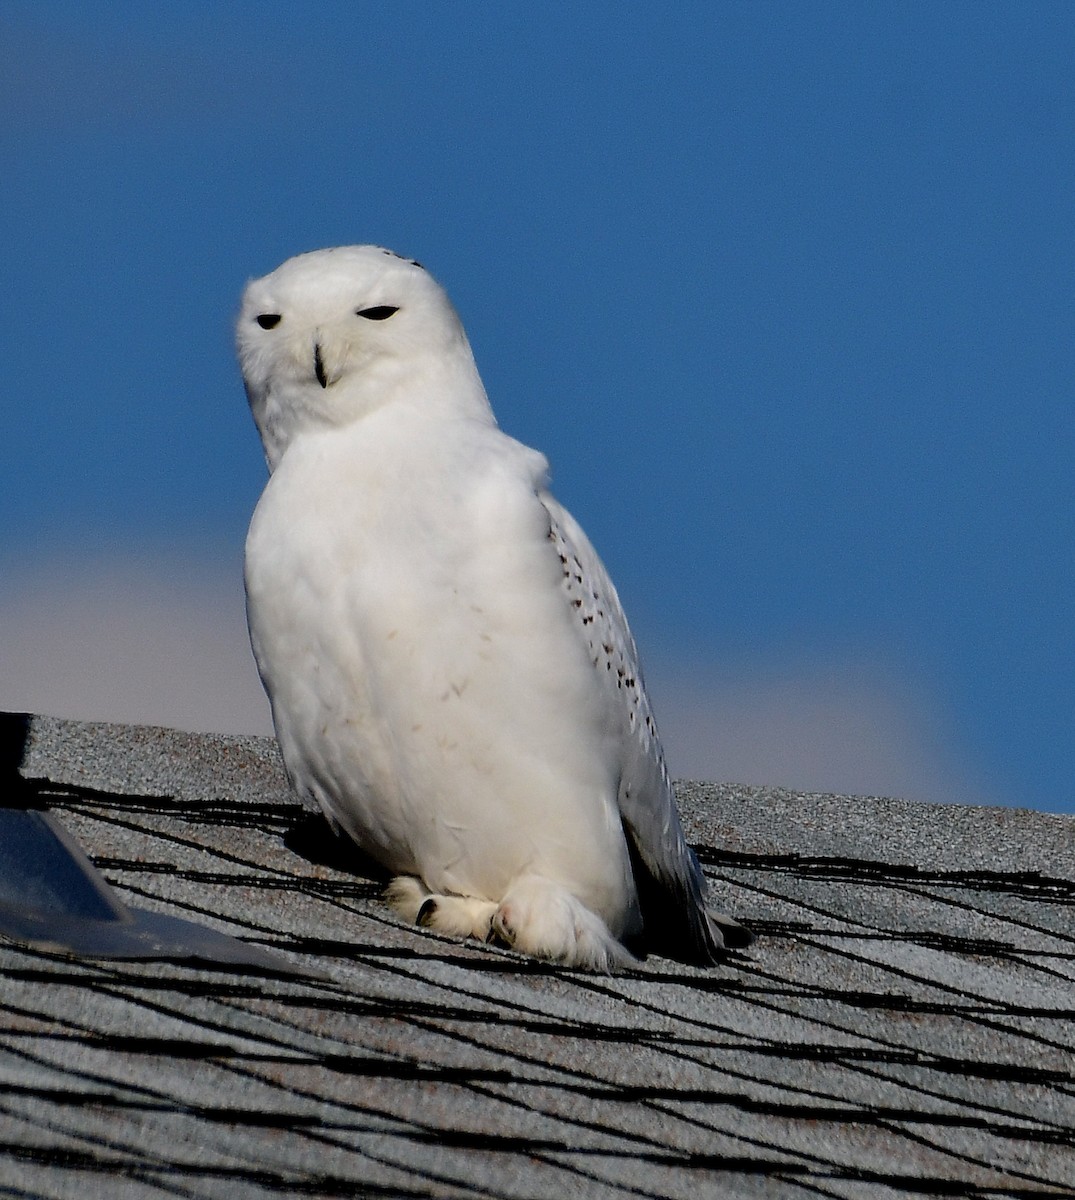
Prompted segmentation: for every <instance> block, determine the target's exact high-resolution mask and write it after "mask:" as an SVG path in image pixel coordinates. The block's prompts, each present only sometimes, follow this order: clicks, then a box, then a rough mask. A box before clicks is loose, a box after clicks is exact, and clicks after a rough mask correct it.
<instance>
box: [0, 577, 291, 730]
mask: <svg viewBox="0 0 1075 1200" xmlns="http://www.w3.org/2000/svg"><path fill="white" fill-rule="evenodd" d="M0 708H5V709H16V710H26V711H30V712H42V713H50V714H51V715H53V716H59V717H74V718H79V719H83V720H94V721H119V722H125V723H131V724H141V725H167V726H173V727H175V728H179V729H191V730H198V731H204V732H222V733H271V732H272V722H271V720H270V718H269V707H268V703H267V702H266V700H265V695H264V693H263V692H262V690H261V682H260V680H259V679H258V675H257V670H256V668H255V666H254V660H253V657H252V656H251V653H250V644H249V642H248V641H247V637H246V615H245V611H244V607H243V587H242V568H241V565H240V564H239V563H238V561H236V562H233V563H226V564H224V563H220V562H210V563H194V562H190V561H176V560H172V559H166V558H160V559H156V558H151V557H148V556H147V557H146V558H143V559H138V560H130V561H128V560H116V561H94V562H79V561H76V560H74V559H71V560H69V561H66V562H54V563H52V564H49V565H47V566H39V567H35V568H32V569H26V570H22V571H19V570H17V569H13V568H12V565H11V564H10V563H9V564H8V567H7V571H6V572H5V578H4V581H3V583H2V584H0Z"/></svg>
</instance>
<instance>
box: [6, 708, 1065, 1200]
mask: <svg viewBox="0 0 1075 1200" xmlns="http://www.w3.org/2000/svg"><path fill="white" fill-rule="evenodd" d="M2 729H3V732H4V739H3V740H4V745H3V747H2V748H0V770H3V771H4V789H5V793H6V796H7V801H6V802H7V803H10V804H13V805H14V806H15V807H17V808H20V809H21V808H25V807H26V806H27V805H34V804H36V805H41V804H44V805H47V806H48V808H49V809H50V811H51V814H52V817H53V818H55V819H58V821H59V822H60V824H61V825H62V827H63V828H64V829H65V830H66V831H67V832H68V833H69V834H70V835H72V836H73V837H74V838H75V839H77V841H78V842H79V843H80V844H81V845H82V847H83V848H84V849H85V850H86V852H87V853H88V855H89V856H90V858H91V859H92V861H93V863H94V864H95V865H96V868H97V870H98V871H99V872H100V873H101V874H102V875H103V876H104V878H105V879H106V880H107V882H108V883H109V884H110V885H111V888H112V889H113V892H114V894H115V895H116V897H117V898H118V900H119V901H120V902H121V904H122V905H126V906H130V907H132V908H134V909H136V910H141V911H144V912H155V913H159V914H166V915H168V916H171V917H180V918H184V919H185V920H188V921H193V922H195V923H196V924H198V925H199V926H203V927H210V928H212V929H214V930H216V931H218V932H220V933H223V934H228V935H232V936H233V937H234V938H237V939H240V940H241V941H242V942H244V943H246V944H247V945H248V946H250V947H257V948H260V952H261V953H264V952H268V954H269V955H270V956H273V958H271V959H270V961H269V963H268V964H266V963H264V962H263V963H261V964H260V965H258V964H257V963H246V964H242V963H232V964H230V965H229V964H228V963H227V962H216V963H208V962H198V961H195V960H191V959H187V960H181V959H162V958H154V957H150V958H143V959H114V958H90V957H79V956H74V955H71V954H69V953H66V952H64V951H62V950H61V949H58V948H56V947H55V946H53V947H51V948H49V947H48V946H47V945H46V946H41V945H38V946H36V947H35V946H31V945H27V944H19V943H16V942H12V941H5V942H0V1197H56V1198H61V1197H63V1198H67V1197H71V1198H77V1200H90V1198H93V1197H108V1198H109V1200H113V1198H115V1200H124V1198H128V1197H130V1198H137V1200H143V1198H146V1200H148V1198H154V1200H156V1198H158V1197H160V1198H164V1197H177V1196H178V1197H199V1198H201V1197H207V1198H208V1197H227V1200H247V1198H252V1197H279V1196H281V1195H287V1196H312V1197H340V1196H355V1195H371V1196H378V1195H392V1196H429V1195H436V1196H447V1197H474V1196H504V1197H555V1198H556V1200H563V1198H565V1197H572V1196H586V1197H628V1196H659V1197H681V1196H682V1197H691V1198H692V1200H695V1198H697V1197H698V1196H734V1197H789V1198H795V1200H799V1198H803V1200H805V1198H806V1197H811V1198H813V1197H818V1196H825V1197H848V1198H852V1197H853V1198H855V1200H859V1198H870V1200H874V1198H876V1200H895V1198H896V1197H903V1196H922V1195H927V1196H928V1195H960V1196H973V1197H990V1198H999V1197H1028V1196H1042V1195H1072V1194H1075V1133H1073V1130H1075V1021H1073V1019H1072V1018H1073V1017H1075V1011H1073V1009H1075V921H1073V913H1075V907H1073V906H1075V820H1073V819H1072V818H1069V817H1063V816H1056V815H1049V814H1042V813H1033V812H1024V811H1016V810H1010V809H985V808H981V809H972V808H960V807H954V806H952V807H945V806H929V805H922V804H916V803H910V802H903V801H899V800H886V799H865V798H861V797H859V798H855V797H843V796H827V795H803V794H796V793H792V792H788V791H777V790H766V789H761V788H746V787H735V786H723V785H716V784H699V783H684V784H681V785H679V786H678V791H679V795H680V799H681V808H682V812H683V817H684V825H685V828H686V830H687V833H688V837H689V839H690V840H691V841H692V842H693V843H694V844H695V845H696V846H697V848H698V852H699V856H700V858H701V860H702V862H703V864H704V867H705V871H706V874H707V876H708V877H709V879H710V881H711V887H712V889H713V893H714V901H715V904H716V906H717V907H720V908H722V909H724V910H725V911H728V912H731V913H734V914H735V915H737V916H738V917H740V918H742V919H743V920H745V921H746V922H747V923H748V924H750V925H751V926H752V928H753V929H754V930H755V932H756V933H757V934H758V937H757V940H756V941H755V943H754V944H753V945H752V946H751V947H750V948H749V949H748V950H747V951H745V952H744V953H739V954H734V955H732V956H730V957H729V959H728V961H727V962H726V963H725V964H724V965H722V966H719V967H716V968H713V969H709V970H703V969H694V968H688V967H684V966H681V965H679V964H677V963H673V962H670V961H667V960H663V959H660V958H657V957H653V958H651V959H649V960H648V961H647V962H645V963H642V964H640V965H639V967H638V968H637V969H635V970H630V971H626V972H623V973H621V974H618V975H614V976H599V975H592V974H584V973H581V972H573V971H569V970H566V969H562V968H559V967H556V966H550V965H546V964H540V963H535V962H533V961H530V960H527V959H524V958H521V957H519V956H517V955H514V954H512V953H511V952H509V951H506V950H501V949H497V948H492V947H484V946H479V945H476V944H474V943H466V942H458V941H454V940H451V939H447V938H443V937H439V936H437V935H435V934H432V933H429V932H426V931H423V930H419V929H416V928H412V927H408V926H405V925H403V924H401V923H400V921H399V920H397V919H396V918H395V917H394V916H393V914H392V913H391V912H390V911H389V910H388V909H387V907H386V906H385V905H384V903H383V902H382V901H381V899H380V897H379V892H380V887H381V885H380V883H379V882H378V881H377V880H376V879H375V878H372V877H371V873H369V872H367V871H365V869H364V868H363V867H362V865H361V864H360V863H359V862H358V858H357V854H354V853H352V852H351V851H350V850H349V847H348V845H347V844H344V843H341V842H338V841H336V840H335V839H334V837H333V836H332V835H331V833H330V832H329V831H328V829H327V826H324V825H323V823H322V822H321V821H320V818H316V817H313V816H312V815H310V814H307V813H306V812H305V810H303V809H302V808H301V807H300V806H299V804H298V802H297V801H296V800H295V799H294V798H293V797H292V796H291V795H290V793H289V791H288V788H287V784H286V781H285V779H284V776H283V772H282V769H281V766H280V762H279V759H278V756H277V753H276V749H275V745H274V744H273V742H272V741H271V740H268V739H263V738H249V737H218V736H206V735H195V734H186V733H177V732H174V731H167V730H161V729H151V728H141V727H123V726H109V725H92V724H80V723H74V722H68V721H59V720H54V719H49V718H44V717H35V718H33V719H32V720H30V721H22V722H21V723H20V721H19V720H18V719H17V718H9V720H8V721H7V723H6V724H4V725H3V727H2ZM24 743H25V744H24ZM16 770H18V771H19V772H20V773H21V776H22V777H23V778H24V779H27V780H30V781H31V783H30V784H29V786H27V785H26V784H21V785H20V784H19V782H18V780H17V779H16V777H15V774H14V772H15V771H16ZM88 869H89V868H88ZM224 940H225V941H226V940H227V939H224ZM277 968H279V969H277Z"/></svg>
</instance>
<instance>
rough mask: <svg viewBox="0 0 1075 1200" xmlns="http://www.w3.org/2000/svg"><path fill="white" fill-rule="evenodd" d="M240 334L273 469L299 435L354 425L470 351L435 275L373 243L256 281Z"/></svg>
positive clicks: (315, 256) (306, 257)
mask: <svg viewBox="0 0 1075 1200" xmlns="http://www.w3.org/2000/svg"><path fill="white" fill-rule="evenodd" d="M236 337H237V344H238V353H239V363H240V366H241V368H242V373H243V382H244V384H245V386H246V393H247V397H248V399H249V401H250V407H251V410H252V412H253V414H254V420H255V421H256V423H257V426H258V430H259V432H260V434H261V438H262V443H263V445H264V447H265V453H266V457H267V458H268V460H269V465H270V468H272V467H274V466H275V465H276V463H277V462H278V461H279V459H280V457H281V456H282V455H283V453H284V451H285V450H286V449H287V447H288V445H289V444H290V442H291V441H292V440H293V438H294V437H295V436H297V435H298V434H299V433H301V432H302V431H304V430H307V429H313V428H326V427H328V428H330V427H333V426H339V425H346V424H350V423H352V422H353V421H355V420H357V419H360V418H361V417H362V416H364V415H367V414H368V413H369V412H371V411H373V409H375V408H377V407H379V406H380V405H382V404H384V403H387V402H389V401H390V400H391V399H392V398H393V397H394V396H398V395H399V394H400V392H401V388H402V387H403V385H404V384H405V382H406V381H407V380H408V379H410V380H414V379H415V378H417V377H418V376H420V375H421V372H422V370H423V365H424V364H430V363H432V362H435V361H436V360H438V359H444V357H445V356H449V357H450V355H451V353H452V350H453V348H456V347H458V346H459V345H460V344H462V345H463V346H466V337H465V335H464V333H463V330H462V326H461V325H460V323H459V319H458V317H457V316H456V314H455V311H454V309H453V308H452V306H451V304H450V302H449V301H448V298H447V296H446V295H445V294H444V292H443V291H442V289H441V288H440V286H439V285H438V284H437V283H436V281H435V280H434V279H433V278H432V276H430V275H429V273H428V272H427V271H425V270H424V269H423V268H422V267H421V266H420V265H419V264H418V263H416V262H413V261H412V260H410V259H404V258H400V257H399V256H398V255H396V254H394V253H392V251H390V250H385V249H382V248H381V247H379V246H342V247H339V248H336V249H332V250H316V251H313V252H312V253H309V254H301V255H298V256H297V257H295V258H292V259H289V260H288V261H287V262H285V263H284V264H283V265H282V266H280V267H278V268H277V269H276V270H275V271H273V272H272V273H271V274H269V275H266V276H265V277H264V278H262V279H255V280H253V281H252V282H251V283H250V284H249V285H248V286H247V288H246V291H245V292H244V294H243V300H242V307H241V311H240V314H239V320H238V327H237V334H236ZM467 354H468V355H469V349H468V350H467Z"/></svg>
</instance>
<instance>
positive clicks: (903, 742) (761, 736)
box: [647, 653, 997, 804]
mask: <svg viewBox="0 0 1075 1200" xmlns="http://www.w3.org/2000/svg"><path fill="white" fill-rule="evenodd" d="M647 681H648V684H649V688H650V692H651V694H652V696H653V701H654V705H655V708H656V713H657V719H658V723H659V726H660V729H661V733H662V738H663V741H664V744H665V750H666V752H667V755H668V761H669V766H670V768H671V770H672V774H673V775H674V776H676V777H679V778H687V779H717V780H723V781H726V782H735V783H749V784H768V785H775V786H782V787H788V788H792V789H794V790H796V791H823V792H841V793H849V794H852V795H872V796H902V797H905V798H907V799H911V800H928V801H934V802H942V801H952V802H957V803H961V804H985V803H996V802H997V798H996V797H994V796H990V795H988V794H987V789H986V788H985V787H984V786H982V785H981V783H980V782H979V781H977V780H976V779H975V777H974V773H973V772H972V770H971V769H970V767H969V765H968V764H967V763H966V762H963V761H961V758H960V756H959V754H958V753H957V751H956V750H955V749H954V744H955V736H954V734H953V732H952V730H951V728H950V722H949V721H948V720H947V719H946V718H945V716H944V714H943V712H942V711H941V706H940V705H939V704H938V702H937V701H936V700H935V698H934V697H932V696H931V695H930V694H929V690H928V689H927V688H925V687H924V686H921V685H919V686H915V685H913V684H911V683H909V682H908V681H907V680H905V679H903V678H901V677H900V675H899V674H898V673H897V672H896V671H894V670H893V669H892V668H891V666H888V665H886V664H882V663H881V661H880V660H879V658H878V659H876V660H874V659H870V658H848V657H845V656H843V655H840V654H839V653H837V654H834V655H833V656H832V657H831V658H829V659H827V660H818V659H817V658H811V659H808V660H796V661H788V662H784V663H781V664H773V663H766V664H755V665H753V666H750V665H747V666H745V667H744V666H743V665H742V664H740V665H738V666H737V668H736V669H735V670H734V671H732V672H729V671H726V670H725V671H722V670H720V669H719V668H717V667H716V666H714V667H711V668H708V669H707V668H706V667H705V666H704V665H699V664H693V665H692V666H691V668H690V672H689V673H688V672H687V671H686V670H685V669H684V667H683V665H682V664H675V663H658V664H655V665H654V667H653V669H652V670H650V671H649V672H648V673H647Z"/></svg>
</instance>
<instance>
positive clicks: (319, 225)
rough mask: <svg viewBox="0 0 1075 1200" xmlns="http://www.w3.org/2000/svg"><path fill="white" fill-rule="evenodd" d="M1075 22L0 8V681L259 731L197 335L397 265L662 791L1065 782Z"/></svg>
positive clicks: (237, 408) (232, 486) (1031, 796)
mask: <svg viewBox="0 0 1075 1200" xmlns="http://www.w3.org/2000/svg"><path fill="white" fill-rule="evenodd" d="M1073 61H1075V5H1071V4H1069V3H1034V2H1031V0H1025V2H1023V3H1020V4H1017V5H1013V4H991V3H988V2H976V3H960V2H958V0H953V2H949V3H945V4H937V3H935V2H930V3H915V2H908V3H901V4H899V5H887V4H872V3H870V4H863V3H858V2H848V3H829V2H826V0H810V2H809V3H805V2H804V3H750V4H747V3H721V2H719V0H708V2H706V3H681V4H676V5H670V6H642V5H622V4H606V3H602V2H592V3H588V4H586V5H575V4H566V3H550V4H546V5H542V6H540V7H538V8H534V7H533V6H523V5H503V4H499V3H497V4H494V3H483V2H478V0H471V2H468V3H467V4H466V5H446V4H432V3H430V4H417V3H399V4H394V5H372V4H356V3H341V4H329V3H311V4H309V5H304V6H303V7H302V11H301V13H299V12H298V10H297V9H295V7H294V6H293V5H287V4H281V3H274V2H271V0H259V2H258V3H256V4H255V3H245V2H243V0H236V2H234V3H230V4H227V5H219V4H210V3H205V2H199V0H191V2H188V3H185V4H183V5H143V4H136V3H117V2H115V0H110V2H109V3H107V4H105V3H97V2H94V0H83V2H81V3H77V4H76V3H63V2H60V0H54V2H51V3H48V4H44V5H42V4H38V3H28V2H23V0H5V3H4V4H3V5H2V6H0V114H2V119H0V171H2V174H0V177H2V178H3V181H4V182H3V187H2V188H0V229H2V230H3V231H4V232H3V238H4V243H5V253H4V270H3V275H2V278H0V343H2V345H3V349H4V356H5V361H6V362H7V364H8V365H7V370H6V371H5V386H4V390H3V402H2V404H3V409H2V411H3V414H4V429H5V433H4V437H3V438H2V439H0V472H2V479H3V484H2V492H0V502H2V510H0V512H2V515H3V520H2V522H0V708H7V709H28V710H33V711H39V712H41V711H43V712H50V713H53V714H55V715H59V716H69V717H77V718H85V719H98V720H121V721H136V722H144V723H159V724H167V725H176V726H179V727H183V728H192V729H213V730H219V731H223V732H268V731H270V729H271V724H270V722H269V717H268V708H267V705H266V703H265V701H264V698H263V696H262V695H261V691H260V685H259V683H258V679H257V675H256V671H255V669H254V666H253V663H252V659H251V657H250V653H249V648H248V646H247V643H246V633H245V622H244V615H243V595H242V584H241V562H242V543H243V538H244V534H245V529H246V525H247V523H248V521H249V517H250V513H251V511H252V509H253V507H254V505H255V503H256V501H257V497H258V495H259V493H260V490H261V488H262V487H263V486H264V482H265V478H266V471H265V464H264V460H263V457H262V454H261V450H260V446H259V444H258V439H257V435H256V432H255V430H254V427H253V423H252V421H251V419H250V415H249V412H248V410H247V408H246V403H245V398H244V396H243V391H242V386H241V381H240V378H239V374H238V369H237V367H236V365H235V361H234V354H233V349H232V326H233V322H234V317H235V312H236V309H237V305H238V298H239V294H240V292H241V290H242V288H243V286H244V284H245V282H246V281H247V280H248V279H249V278H252V277H254V276H257V275H261V274H264V273H265V272H267V271H269V270H271V269H273V268H274V267H275V266H277V265H278V264H279V263H280V262H281V261H283V260H284V259H285V258H287V257H289V256H291V255H292V254H295V253H298V252H300V251H305V250H310V249H315V248H318V247H322V246H330V245H337V244H343V243H354V242H375V243H378V244H381V245H385V246H389V247H391V248H392V249H394V250H396V251H398V252H400V253H401V254H405V255H407V256H408V257H414V258H418V259H420V260H421V262H422V263H424V264H425V266H426V267H427V268H429V269H430V270H431V271H432V273H433V274H434V275H435V276H436V277H437V278H438V279H439V280H440V281H441V283H443V284H444V286H445V288H446V289H447V290H448V292H449V294H450V295H451V297H452V298H453V301H454V303H455V305H456V307H457V308H458V310H459V312H460V315H461V316H462V318H463V321H464V323H465V325H466V327H467V330H468V332H469V335H470V339H471V343H472V345H473V348H474V351H475V355H476V358H477V361H478V365H479V368H480V370H481V372H482V376H483V378H484V381H485V384H486V388H487V390H488V392H489V395H490V399H491V401H492V404H493V407H494V410H495V411H496V413H497V416H498V419H499V421H500V423H501V425H502V426H503V428H504V429H505V430H506V431H507V432H509V433H510V434H512V435H513V436H515V437H517V438H519V439H520V440H522V441H524V442H527V443H528V444H530V445H534V446H536V447H538V448H539V449H541V450H542V451H543V452H544V453H545V454H547V455H548V457H549V459H550V461H551V463H552V469H553V479H554V490H555V491H556V492H557V494H558V495H559V497H560V498H561V499H562V500H563V501H564V502H565V503H566V504H567V505H568V506H569V507H570V508H571V509H572V511H573V512H574V513H575V515H576V516H577V517H578V518H579V520H580V521H581V523H582V524H583V526H584V528H586V530H587V532H588V533H589V534H590V537H591V539H592V540H593V541H594V543H595V545H596V546H597V548H598V550H599V552H600V553H601V555H602V557H603V558H604V559H605V562H606V564H607V565H608V567H609V569H610V571H611V574H612V576H613V578H614V579H615V580H616V582H617V585H618V588H619V591H620V594H621V598H622V599H623V601H624V604H625V607H626V609H627V612H628V615H629V616H630V619H631V622H632V626H633V628H634V631H635V634H636V638H637V640H638V642H639V644H640V648H641V652H642V658H643V663H644V665H645V669H646V675H647V679H648V681H649V685H650V689H651V691H652V693H653V698H654V702H655V707H656V710H657V717H658V721H659V723H660V724H661V727H662V731H663V734H664V739H665V742H666V745H667V749H668V754H669V759H670V764H671V767H672V771H673V774H675V775H679V776H693V777H696V778H698V777H704V778H711V779H718V780H727V781H736V782H742V783H756V784H772V785H781V786H787V787H792V788H796V789H802V790H839V791H850V792H857V793H863V794H870V795H879V794H883V795H904V796H908V797H910V798H913V799H920V800H927V801H942V802H943V801H956V802H961V803H992V804H1009V805H1019V806H1023V807H1031V808H1038V809H1047V810H1053V811H1063V812H1072V811H1075V773H1073V765H1075V764H1073V757H1075V755H1073V747H1075V670H1073V664H1075V636H1073V623H1072V597H1073V596H1075V565H1073V564H1075V555H1073V534H1075V521H1073V511H1075V470H1073V462H1072V460H1073V451H1075V419H1073V415H1072V402H1071V391H1072V382H1073V378H1075V346H1073V338H1072V316H1073V311H1075V238H1073V212H1075V205H1073V196H1075V72H1073V70H1072V62H1073Z"/></svg>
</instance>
